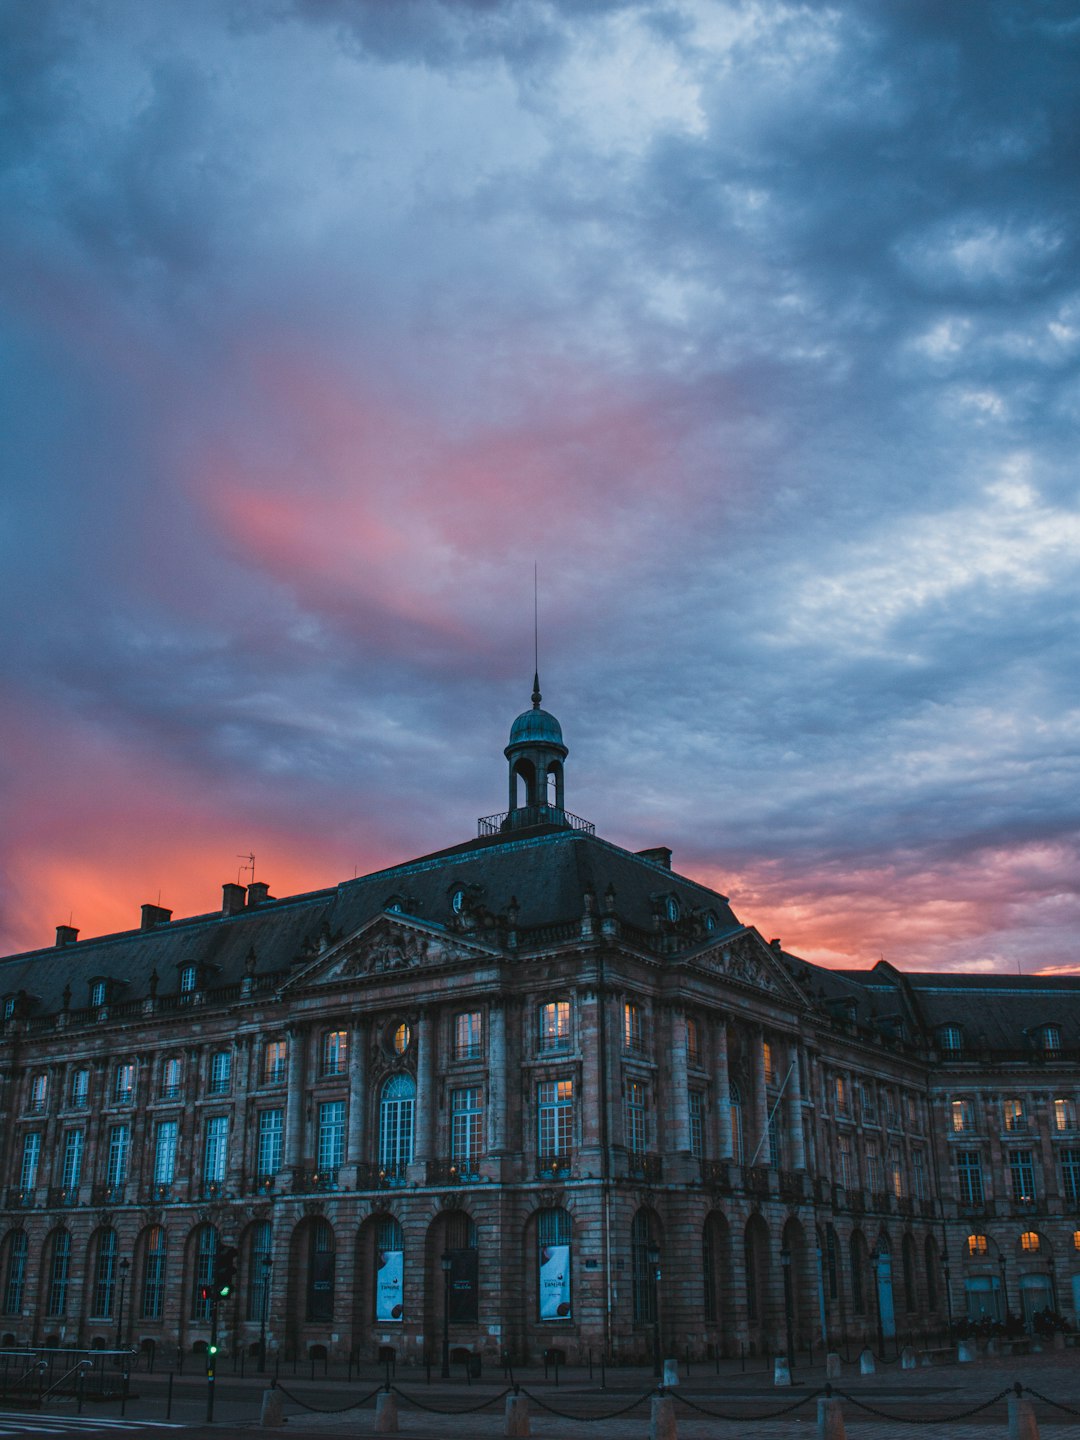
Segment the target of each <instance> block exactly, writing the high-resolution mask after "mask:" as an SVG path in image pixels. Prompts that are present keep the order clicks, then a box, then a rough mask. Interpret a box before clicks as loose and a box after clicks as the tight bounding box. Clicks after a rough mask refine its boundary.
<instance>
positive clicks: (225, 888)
mask: <svg viewBox="0 0 1080 1440" xmlns="http://www.w3.org/2000/svg"><path fill="white" fill-rule="evenodd" d="M246 895H247V891H246V890H245V889H244V887H243V885H222V887H221V913H222V914H223V915H235V914H236V913H237V912H238V911H240V910H242V909H243V908H244V902H245V898H246Z"/></svg>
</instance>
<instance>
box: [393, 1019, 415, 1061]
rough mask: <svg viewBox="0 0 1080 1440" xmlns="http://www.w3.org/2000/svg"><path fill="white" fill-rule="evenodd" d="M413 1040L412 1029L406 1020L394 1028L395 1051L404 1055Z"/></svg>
mask: <svg viewBox="0 0 1080 1440" xmlns="http://www.w3.org/2000/svg"><path fill="white" fill-rule="evenodd" d="M411 1042H412V1031H411V1030H410V1029H409V1027H408V1025H406V1024H405V1022H404V1021H402V1023H401V1024H400V1025H398V1026H397V1028H396V1029H395V1030H394V1053H395V1054H396V1055H404V1054H405V1051H406V1050H407V1049H408V1048H409V1045H410V1043H411Z"/></svg>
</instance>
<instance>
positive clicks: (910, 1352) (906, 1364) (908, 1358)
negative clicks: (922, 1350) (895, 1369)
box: [900, 1345, 919, 1370]
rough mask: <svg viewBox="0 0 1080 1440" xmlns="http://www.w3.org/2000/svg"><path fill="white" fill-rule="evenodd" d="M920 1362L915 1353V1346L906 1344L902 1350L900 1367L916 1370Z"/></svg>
mask: <svg viewBox="0 0 1080 1440" xmlns="http://www.w3.org/2000/svg"><path fill="white" fill-rule="evenodd" d="M918 1363H919V1360H918V1356H917V1355H916V1354H915V1346H914V1345H905V1346H904V1348H903V1350H901V1351H900V1369H901V1370H914V1369H915V1366H916V1365H917V1364H918Z"/></svg>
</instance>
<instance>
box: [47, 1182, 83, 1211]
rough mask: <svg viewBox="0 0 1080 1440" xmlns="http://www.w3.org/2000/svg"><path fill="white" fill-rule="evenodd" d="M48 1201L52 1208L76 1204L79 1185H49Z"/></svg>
mask: <svg viewBox="0 0 1080 1440" xmlns="http://www.w3.org/2000/svg"><path fill="white" fill-rule="evenodd" d="M48 1203H49V1205H50V1207H53V1208H56V1207H59V1206H64V1207H66V1206H68V1205H77V1204H78V1203H79V1187H78V1186H77V1185H66V1186H51V1187H50V1189H49V1200H48Z"/></svg>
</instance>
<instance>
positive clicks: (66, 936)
mask: <svg viewBox="0 0 1080 1440" xmlns="http://www.w3.org/2000/svg"><path fill="white" fill-rule="evenodd" d="M78 938H79V932H78V930H77V929H76V928H75V926H74V925H57V927H56V948H57V950H62V949H63V948H64V946H65V945H74V944H75V941H76V940H78Z"/></svg>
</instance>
